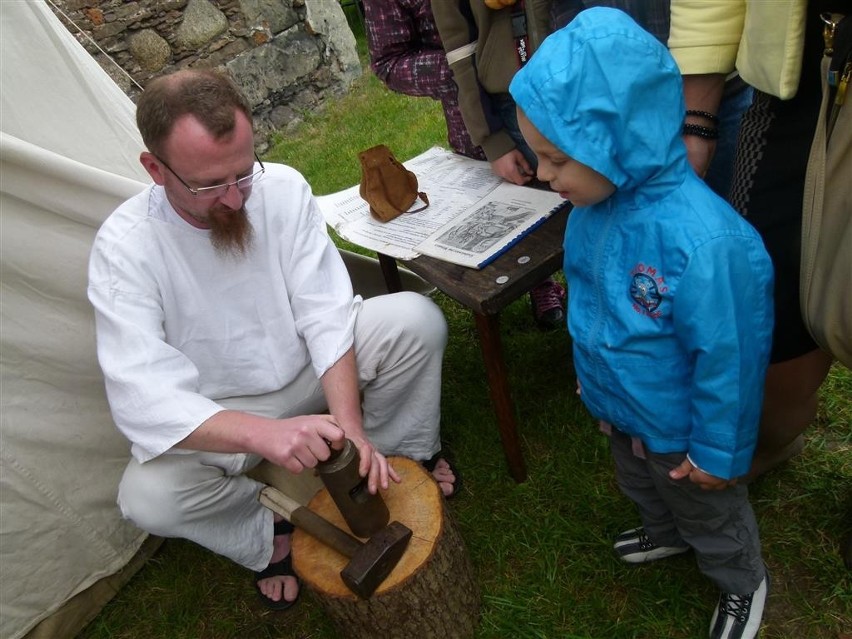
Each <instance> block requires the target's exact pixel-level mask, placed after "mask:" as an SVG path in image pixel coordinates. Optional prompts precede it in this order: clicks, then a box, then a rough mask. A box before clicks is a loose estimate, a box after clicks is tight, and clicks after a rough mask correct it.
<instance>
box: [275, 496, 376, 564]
mask: <svg viewBox="0 0 852 639" xmlns="http://www.w3.org/2000/svg"><path fill="white" fill-rule="evenodd" d="M259 499H260V503H262V504H263V505H264V506H266V507H267V508H269V509H270V510H273V511H275V512H276V513H278V514H279V515H282V516H283V517H284V518H285V519H287V520H289V521H290V523H291V524H293V525H294V526H296V527H298V528H301V529H302V530H304V531H305V532H306V533H309V534H310V535H312V536H313V537H316V538H317V539H319V540H320V541H321V542H322V543H324V544H325V545H327V546H330V547H331V548H334V549H335V550H336V551H337V552H339V553H340V554H342V555H343V556H345V557H347V558H349V559H351V558H352V556H353V555H354V554H355V553H356V552H357V551H358V549H359V548H361V546H362V545H363V543H362V542H361V541H359V540H358V539H357V538H356V537H353V536H352V535H350V534H349V533H347V532H346V531H344V530H341V529H340V528H338V527H337V526H335V525H334V524H332V523H331V522H330V521H328V520H327V519H324V518H323V517H320V516H319V515H317V514H316V513H314V512H313V511H312V510H310V509H309V508H307V507H305V506H302V504H300V503H299V502H297V501H296V500H295V499H293V498H291V497H288V496H287V495H285V494H284V493H282V492H281V491H280V490H278V489H276V488H273V487H272V486H267V487H266V488H264V489H263V490H261V491H260V497H259Z"/></svg>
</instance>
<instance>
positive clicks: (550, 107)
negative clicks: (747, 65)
mask: <svg viewBox="0 0 852 639" xmlns="http://www.w3.org/2000/svg"><path fill="white" fill-rule="evenodd" d="M510 92H511V94H512V96H513V97H514V99H515V102H516V103H517V105H518V119H519V122H520V125H521V130H522V132H523V133H524V136H525V138H526V139H527V141H528V142H529V144H530V146H531V147H532V149H533V150H534V151H535V152H536V155H537V156H538V162H539V163H538V177H539V179H541V180H543V181H547V182H549V183H550V186H551V188H552V189H554V190H555V191H558V192H559V193H560V194H561V195H562V196H563V197H564V198H566V199H568V200H570V201H571V202H572V203H573V204H574V207H575V208H574V210H573V211H572V213H571V215H570V217H569V220H568V227H567V229H566V232H565V261H564V271H565V276H566V279H567V281H568V291H569V307H568V308H569V312H568V328H569V331H570V333H571V336H572V338H573V342H574V365H575V368H576V372H577V379H578V383H579V386H580V389H581V398H582V400H583V402H584V403H585V404H586V406H587V407H588V409H589V410H590V411H591V413H592V414H593V415H595V416H596V417H597V418H599V419H600V420H601V423H602V426H603V427H604V429H605V430H608V431H610V434H611V448H612V453H613V457H614V459H615V466H616V475H617V478H618V483H619V487H620V488H621V490H622V492H624V494H625V495H627V496H628V497H629V498H630V499H631V500H633V501H634V502H635V503H636V505H637V507H638V510H639V513H640V516H641V520H642V527H640V528H635V529H632V530H629V531H627V532H625V533H623V534H622V535H620V536H619V537H618V538H617V539H616V542H615V550H616V552H617V554H618V556H619V557H620V558H621V559H622V560H624V561H626V562H628V563H642V562H646V561H652V560H655V559H662V558H664V557H668V556H671V555H676V554H680V553H683V552H686V551H687V550H689V549H690V548H691V549H693V550H694V551H695V557H696V559H697V562H698V566H699V568H700V570H701V571H702V572H703V573H704V574H705V575H707V576H708V577H709V578H710V579H711V580H713V581H714V582H715V583H716V584H717V586H718V587H719V589H720V590H721V595H720V597H719V602H718V605H717V607H716V611H715V613H714V615H713V620H712V622H711V629H710V636H711V637H713V638H721V637H755V636H756V635H757V633H758V631H759V629H760V621H761V618H762V615H763V607H764V602H765V599H766V594H767V589H768V579H769V578H768V574H767V572H766V570H765V566H764V563H763V560H762V558H761V553H760V540H759V536H758V530H757V523H756V521H755V517H754V513H753V511H752V509H751V506H750V505H749V503H748V495H747V489H746V488H745V486H743V485H738V484H737V477H739V476H742V475H744V474H745V473H746V472H747V471H748V470H749V466H750V463H751V458H752V453H753V451H754V446H755V442H756V438H757V426H758V418H759V414H760V406H761V400H762V393H763V379H764V374H765V371H766V366H767V362H768V357H769V348H770V341H771V332H772V299H771V295H772V294H771V290H772V289H771V286H772V265H771V262H770V260H769V257H768V256H767V254H766V252H765V250H764V248H763V243H762V241H761V239H760V237H759V236H758V234H757V233H756V232H755V231H754V229H753V228H752V227H751V226H750V225H749V224H748V223H747V222H746V221H745V220H743V219H742V218H741V217H740V216H739V215H737V214H736V213H735V212H734V210H733V209H732V208H731V207H730V206H728V204H727V203H725V201H724V200H722V199H721V198H719V197H718V196H717V195H715V194H714V193H713V192H712V191H711V190H710V188H708V187H707V186H706V185H705V184H704V183H703V182H702V181H701V179H700V178H698V176H696V174H695V173H694V172H693V171H692V169H691V168H690V166H689V164H688V162H687V158H686V150H685V147H684V144H683V141H682V139H681V127H682V124H683V121H684V115H685V112H684V101H683V93H682V88H681V77H680V73H679V71H678V68H677V65H676V64H675V62H674V60H673V59H672V58H671V56H670V55H669V53H668V51H667V50H666V48H665V47H664V46H662V45H661V44H660V43H659V42H658V41H657V40H655V39H654V38H653V37H652V36H651V35H650V34H648V33H646V32H645V31H643V30H642V29H641V28H640V27H638V26H637V25H636V23H635V22H633V20H631V19H630V18H629V17H628V16H627V15H626V14H624V13H622V12H621V11H618V10H615V9H607V8H595V9H589V10H587V11H584V12H582V13H581V14H579V16H578V17H577V18H575V19H574V20H573V21H572V22H571V23H570V24H569V25H568V26H567V27H565V28H563V29H561V30H559V31H557V32H555V33H553V34H552V35H551V36H550V37H548V38H547V39H546V40H545V42H544V43H543V45H542V46H541V48H540V49H539V50H538V51H537V52H536V54H535V55H534V56H532V58H531V59H530V61H529V62H528V63H527V64H526V65H525V66H524V67H523V68H522V69H521V70H520V71H519V72H518V74H517V75H516V76H515V78H514V80H513V81H512V84H511V86H510Z"/></svg>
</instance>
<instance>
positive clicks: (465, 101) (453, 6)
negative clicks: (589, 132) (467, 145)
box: [432, 0, 550, 161]
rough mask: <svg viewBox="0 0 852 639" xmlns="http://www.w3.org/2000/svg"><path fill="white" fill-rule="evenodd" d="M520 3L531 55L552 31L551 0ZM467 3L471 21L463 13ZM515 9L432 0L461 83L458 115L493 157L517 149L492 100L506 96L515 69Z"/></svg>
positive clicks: (474, 0)
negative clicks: (513, 32) (513, 15)
mask: <svg viewBox="0 0 852 639" xmlns="http://www.w3.org/2000/svg"><path fill="white" fill-rule="evenodd" d="M522 1H523V2H524V5H525V6H524V8H525V12H526V23H527V42H528V46H529V50H530V54H532V53H533V52H534V51H535V50H536V49H537V48H538V46H539V45H540V44H541V42H542V40H544V38H545V37H546V36H547V35H548V33H549V32H550V2H549V0H517V2H519V3H520V2H522ZM467 5H469V6H470V14H472V19H473V22H472V23H471V22H470V21H469V20H468V18H466V17H465V15H464V13H463V9H464V7H465V6H467ZM513 10H514V7H512V6H509V7H504V8H502V9H490V8H488V7H487V6H485V3H484V1H483V0H432V13H433V14H434V16H435V23H436V24H437V25H438V32H439V33H440V35H441V41H442V42H443V43H444V50H445V51H446V52H447V60H448V62H449V63H450V69H452V71H453V78H454V79H455V81H456V84H457V85H458V87H459V108H460V109H461V112H462V117H463V118H464V122H465V125H466V126H467V129H468V131H469V132H470V137H471V139H472V140H473V141H474V142H475V143H476V144H478V145H479V146H481V147H482V149H483V151H485V155H486V157H487V158H488V159H489V160H491V161H493V160H496V159H497V158H499V157H500V156H502V155H505V154H506V153H508V152H509V151H511V150H512V149H514V148H515V143H514V142H513V141H512V138H510V137H509V134H508V133H506V131H505V130H503V128H502V123H501V122H500V118H499V117H498V116H497V115H496V113H495V112H494V110H493V107H492V105H491V101H490V96H492V95H494V94H508V91H509V83H510V82H511V81H512V78H513V77H514V75H515V73H516V72H517V70H518V68H519V63H518V56H517V53H516V47H515V38H514V37H513V36H512V13H513Z"/></svg>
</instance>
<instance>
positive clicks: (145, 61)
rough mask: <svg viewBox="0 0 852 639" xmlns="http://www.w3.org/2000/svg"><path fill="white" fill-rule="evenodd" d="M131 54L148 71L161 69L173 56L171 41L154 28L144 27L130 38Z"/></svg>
mask: <svg viewBox="0 0 852 639" xmlns="http://www.w3.org/2000/svg"><path fill="white" fill-rule="evenodd" d="M129 46H130V55H132V56H133V59H134V60H136V62H137V63H138V64H139V66H140V67H142V68H143V69H145V70H146V71H159V70H160V69H162V68H163V67H164V66H166V64H168V62H169V59H170V58H171V55H172V51H171V49H170V48H169V43H168V42H166V41H165V40H164V39H163V38H161V37H160V36H159V35H158V34H157V32H156V31H154V30H153V29H143V30H142V31H139V32H137V33H134V34H133V35H131V36H130V38H129Z"/></svg>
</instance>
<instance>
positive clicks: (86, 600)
mask: <svg viewBox="0 0 852 639" xmlns="http://www.w3.org/2000/svg"><path fill="white" fill-rule="evenodd" d="M0 47H2V53H0V72H2V78H0V88H2V90H1V91H0V121H1V122H2V132H0V136H2V137H0V284H2V288H0V295H1V296H2V297H0V399H2V406H0V576H2V578H0V638H2V639H16V638H18V637H24V636H27V635H29V637H57V638H58V637H70V636H73V635H74V634H76V632H77V631H78V630H79V628H80V627H81V624H83V623H85V621H87V620H88V619H90V618H91V617H92V616H93V615H94V614H95V613H96V612H97V610H98V609H99V608H100V606H102V605H103V603H104V602H105V601H107V600H108V599H109V598H110V597H111V596H112V594H113V593H114V592H115V589H116V588H117V587H118V586H117V585H116V584H121V583H123V582H124V581H125V580H126V579H127V578H128V577H129V575H132V573H133V571H134V570H135V567H136V566H137V565H138V564H139V563H140V557H142V558H144V556H145V551H146V549H147V550H150V546H151V541H152V540H148V541H146V535H145V534H144V533H142V532H141V531H139V530H138V529H136V528H135V527H134V526H133V525H131V524H129V523H127V522H125V521H124V520H122V518H121V516H120V513H119V510H118V508H117V506H116V505H115V496H116V490H117V485H118V481H119V478H120V477H121V473H122V471H123V469H124V466H125V464H126V462H127V459H128V457H129V445H128V443H127V442H126V441H125V440H124V439H123V437H122V436H121V435H120V434H119V433H118V431H117V430H116V429H115V427H114V426H113V424H112V420H111V418H110V414H109V410H108V406H107V403H106V399H105V396H104V390H103V380H102V377H101V373H100V369H99V367H98V365H97V361H96V356H95V339H94V321H93V316H92V311H91V308H90V306H89V303H88V300H87V298H86V265H87V260H88V254H89V250H90V247H91V243H92V240H93V238H94V234H95V232H96V231H97V228H98V226H99V225H100V223H101V222H102V221H103V220H104V218H105V217H106V216H107V215H108V214H109V213H110V211H112V210H113V209H114V208H115V206H116V205H117V204H118V203H120V202H121V201H122V200H124V199H125V198H127V197H129V196H130V195H133V194H135V193H138V192H139V191H140V190H142V188H144V185H145V184H146V183H147V182H148V181H149V180H148V176H147V174H146V173H145V172H144V171H143V169H142V168H141V166H140V165H139V162H138V156H139V152H140V150H141V149H142V144H141V141H140V139H139V136H138V133H137V131H136V127H135V121H134V105H133V104H132V102H131V101H130V100H129V98H127V96H126V95H124V93H122V92H121V90H120V89H119V88H118V87H117V86H116V85H115V83H114V82H113V81H112V80H111V79H110V78H109V76H108V75H107V74H106V73H105V72H104V71H103V70H102V69H101V68H100V67H99V66H98V64H97V63H96V62H95V61H94V60H93V59H92V58H91V56H89V54H88V53H87V52H86V51H85V49H83V47H82V46H81V45H80V44H79V43H78V42H77V41H76V40H75V39H74V37H72V36H71V34H70V33H68V31H67V30H66V29H65V28H64V27H63V25H62V24H61V23H60V22H59V20H58V19H57V18H56V17H55V16H54V15H53V13H52V12H51V11H50V9H49V8H48V7H47V6H46V5H45V4H44V3H43V2H42V1H40V0H39V1H32V0H28V1H13V0H3V1H2V2H0ZM345 257H346V258H347V265H348V266H349V267H350V272H351V273H353V280H354V281H355V285H356V288H357V289H359V290H360V292H362V293H363V294H366V295H368V294H371V293H375V292H380V290H381V283H380V280H379V279H378V273H379V271H378V268H376V266H375V262H372V261H368V260H367V258H360V257H359V256H352V255H347V256H345ZM364 269H368V270H367V274H366V276H362V275H359V273H364V272H365V271H364ZM409 275H410V274H407V275H406V276H405V278H404V282H405V284H406V288H413V289H419V290H422V287H421V286H420V284H421V282H417V281H416V280H414V279H413V278H412V277H409ZM140 548H141V549H142V550H141V551H140ZM110 580H111V581H110Z"/></svg>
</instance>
